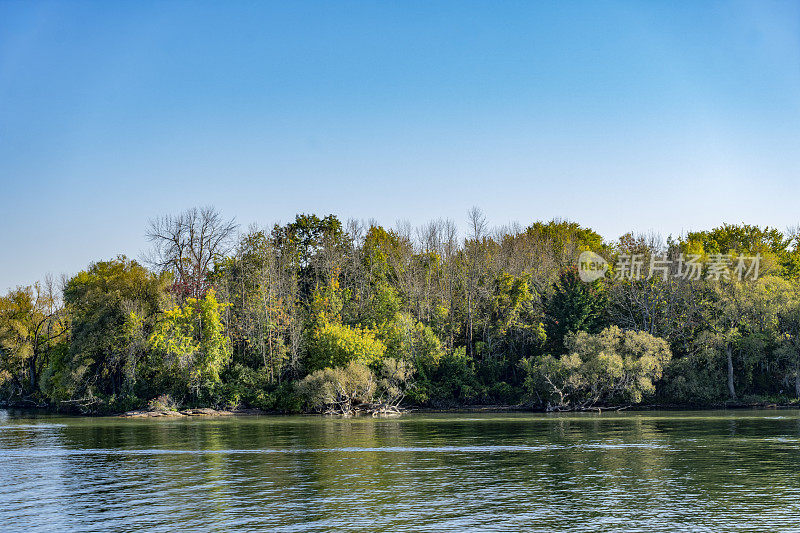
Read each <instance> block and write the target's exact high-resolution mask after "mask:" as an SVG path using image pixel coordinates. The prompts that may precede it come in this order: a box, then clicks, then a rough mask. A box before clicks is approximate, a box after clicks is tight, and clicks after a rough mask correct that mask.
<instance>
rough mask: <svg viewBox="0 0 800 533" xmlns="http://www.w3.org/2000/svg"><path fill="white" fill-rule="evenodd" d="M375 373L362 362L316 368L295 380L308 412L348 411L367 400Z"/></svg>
mask: <svg viewBox="0 0 800 533" xmlns="http://www.w3.org/2000/svg"><path fill="white" fill-rule="evenodd" d="M376 385H377V383H376V380H375V376H374V375H373V374H372V371H370V369H369V368H368V367H367V366H366V365H364V364H363V363H358V362H355V361H351V362H350V363H349V364H348V365H347V366H344V367H339V368H325V369H323V370H317V371H315V372H313V373H311V374H309V375H308V376H306V377H305V378H304V379H303V380H301V381H300V382H298V383H297V392H298V394H299V396H300V397H301V398H302V400H303V401H304V403H305V405H306V408H307V409H309V410H311V411H317V412H327V413H339V414H345V415H349V414H352V412H353V408H354V407H355V406H356V405H359V404H362V403H368V402H371V401H372V399H373V397H374V395H375V389H376Z"/></svg>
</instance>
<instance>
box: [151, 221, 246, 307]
mask: <svg viewBox="0 0 800 533" xmlns="http://www.w3.org/2000/svg"><path fill="white" fill-rule="evenodd" d="M237 227H238V224H237V223H236V219H230V220H226V219H224V218H223V217H222V215H221V214H220V213H219V212H218V211H217V210H216V209H215V208H213V207H211V206H207V207H202V208H199V209H198V208H196V207H195V208H192V209H188V210H186V211H184V212H183V213H181V214H179V215H165V216H163V217H159V218H155V219H152V220H150V222H149V226H148V229H147V234H146V235H147V239H148V240H149V241H150V242H151V243H153V250H152V253H151V254H150V256H148V257H146V258H145V260H146V261H147V262H148V263H149V264H150V265H151V266H153V267H155V268H157V269H159V270H161V271H169V272H172V273H173V274H174V275H175V278H176V279H175V285H174V289H175V292H176V293H177V294H178V295H179V296H181V297H194V298H200V297H202V296H203V295H204V294H205V293H206V291H207V290H208V288H209V286H210V285H209V280H208V273H209V271H210V270H211V267H212V266H213V263H214V261H216V260H218V259H219V258H221V257H224V256H225V255H226V254H227V253H228V252H230V250H231V248H232V238H233V236H234V234H235V232H236V228H237Z"/></svg>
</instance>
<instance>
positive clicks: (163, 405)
mask: <svg viewBox="0 0 800 533" xmlns="http://www.w3.org/2000/svg"><path fill="white" fill-rule="evenodd" d="M147 409H148V410H150V411H177V410H178V404H177V403H176V402H175V400H173V399H172V397H171V396H170V395H169V394H162V395H161V396H158V397H156V398H153V399H152V400H150V401H149V402H147Z"/></svg>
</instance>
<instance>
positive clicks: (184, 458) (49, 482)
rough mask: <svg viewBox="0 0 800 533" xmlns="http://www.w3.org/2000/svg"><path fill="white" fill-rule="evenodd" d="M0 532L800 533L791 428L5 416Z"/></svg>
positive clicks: (476, 419)
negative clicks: (747, 532)
mask: <svg viewBox="0 0 800 533" xmlns="http://www.w3.org/2000/svg"><path fill="white" fill-rule="evenodd" d="M0 530H2V531H58V532H64V531H148V532H151V531H299V532H304V531H387V532H390V531H391V532H394V531H436V532H439V531H531V530H536V531H570V532H581V531H800V411H795V410H791V411H788V410H787V411H783V410H780V411H704V412H642V413H620V414H617V413H608V414H607V413H602V414H559V415H545V414H527V413H526V414H435V415H432V414H425V415H421V414H420V415H406V416H403V417H401V418H395V419H373V418H357V419H334V418H324V417H311V416H308V417H266V416H265V417H238V418H228V419H208V418H206V419H197V418H191V419H119V418H77V417H76V418H66V417H53V416H41V415H39V416H35V415H30V414H23V413H15V412H9V411H0Z"/></svg>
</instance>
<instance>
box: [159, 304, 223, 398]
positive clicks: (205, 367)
mask: <svg viewBox="0 0 800 533" xmlns="http://www.w3.org/2000/svg"><path fill="white" fill-rule="evenodd" d="M221 307H222V305H221V304H220V303H219V302H217V298H216V293H215V291H214V289H210V290H209V291H208V292H206V295H205V296H204V297H203V298H202V299H196V298H187V299H186V301H185V302H184V304H183V305H179V306H175V307H173V308H172V309H169V310H167V311H165V312H164V315H163V317H162V318H161V319H160V320H159V321H158V322H157V323H156V326H155V328H154V330H153V333H152V335H151V336H150V345H151V346H152V347H153V349H154V350H155V353H156V355H157V357H158V363H157V365H156V366H157V367H158V368H160V369H161V370H162V372H163V373H164V375H165V376H166V377H167V378H168V380H169V381H171V382H173V383H174V385H175V387H176V389H177V391H186V392H189V393H191V394H192V395H193V396H194V398H195V399H197V398H199V397H200V395H201V393H202V392H203V391H211V390H213V388H214V387H215V386H216V385H218V384H219V383H220V373H221V372H222V370H223V368H224V367H225V365H227V364H228V362H229V360H230V355H231V350H230V345H229V342H228V339H227V337H226V336H225V332H224V330H223V326H222V321H221V320H220V309H221Z"/></svg>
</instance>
